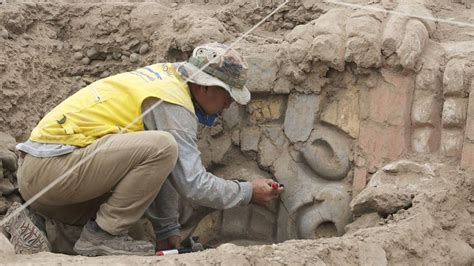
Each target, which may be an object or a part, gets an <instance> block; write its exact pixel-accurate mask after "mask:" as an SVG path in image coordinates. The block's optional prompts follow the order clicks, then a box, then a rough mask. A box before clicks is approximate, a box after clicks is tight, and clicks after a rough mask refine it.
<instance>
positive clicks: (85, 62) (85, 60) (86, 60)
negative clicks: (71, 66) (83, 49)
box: [81, 57, 91, 65]
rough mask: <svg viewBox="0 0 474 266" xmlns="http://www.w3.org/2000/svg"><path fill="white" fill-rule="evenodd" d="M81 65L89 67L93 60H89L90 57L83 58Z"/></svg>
mask: <svg viewBox="0 0 474 266" xmlns="http://www.w3.org/2000/svg"><path fill="white" fill-rule="evenodd" d="M81 63H82V64H84V65H88V64H90V63H91V60H90V59H89V57H84V58H82V60H81Z"/></svg>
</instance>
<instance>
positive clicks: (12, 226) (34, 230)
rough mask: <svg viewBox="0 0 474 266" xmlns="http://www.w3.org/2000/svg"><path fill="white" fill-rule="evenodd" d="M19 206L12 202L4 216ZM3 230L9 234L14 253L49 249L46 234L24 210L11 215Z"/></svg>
mask: <svg viewBox="0 0 474 266" xmlns="http://www.w3.org/2000/svg"><path fill="white" fill-rule="evenodd" d="M20 206H21V205H20V204H15V203H14V204H13V205H12V206H11V207H10V209H9V210H8V212H7V215H6V216H8V215H10V213H12V212H13V211H14V210H16V209H18V208H19V207H20ZM5 230H6V231H7V232H8V233H9V234H10V236H11V238H10V243H11V244H12V245H13V247H14V249H15V253H16V254H34V253H38V252H49V251H50V250H51V248H50V246H49V242H48V239H47V238H46V235H45V234H44V233H43V232H42V231H41V230H40V229H39V228H38V227H36V225H35V224H34V223H33V222H32V221H31V219H30V218H29V217H28V215H27V214H26V210H24V211H22V212H20V214H18V215H17V216H15V217H12V218H11V219H10V220H9V221H8V222H7V223H6V225H5Z"/></svg>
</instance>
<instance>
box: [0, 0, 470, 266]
mask: <svg viewBox="0 0 474 266" xmlns="http://www.w3.org/2000/svg"><path fill="white" fill-rule="evenodd" d="M6 2H7V3H5V1H3V2H2V1H0V22H1V23H0V47H2V49H0V95H1V98H0V111H1V112H2V115H1V116H0V132H4V133H0V163H1V164H0V196H1V197H0V215H4V214H5V213H6V211H7V209H8V207H9V205H10V204H11V202H12V201H20V202H21V201H22V199H21V198H20V196H19V193H18V190H17V184H16V183H17V180H16V170H17V167H18V162H17V160H18V159H17V157H16V155H15V152H14V146H15V143H16V142H22V141H25V140H26V139H27V138H28V137H29V132H30V131H31V129H32V128H33V127H34V126H35V124H36V123H37V122H38V121H39V120H40V119H41V117H42V116H43V115H44V114H45V113H47V112H48V111H49V110H50V109H52V108H53V107H54V106H55V105H56V104H58V103H59V102H61V101H62V100H63V99H65V98H66V97H68V96H69V95H71V94H73V93H74V92H75V91H77V90H78V89H80V88H82V87H83V86H85V85H87V84H90V83H91V82H93V81H95V80H97V79H99V78H104V77H107V76H110V75H113V74H116V73H120V72H123V71H129V70H133V69H135V68H138V67H140V66H145V65H148V64H153V63H156V62H165V61H179V60H185V59H186V58H187V57H188V56H189V54H190V53H191V52H192V49H193V47H194V46H196V45H198V44H201V43H206V42H211V41H217V42H223V43H231V42H233V41H234V40H235V39H237V38H238V37H239V36H240V35H241V34H242V33H243V32H245V31H247V30H249V29H250V28H251V27H252V26H253V25H254V24H255V23H257V22H258V21H259V20H261V19H262V18H263V17H265V16H266V14H268V13H270V12H271V11H272V10H273V9H274V8H276V6H278V4H280V3H281V2H279V1H272V0H258V1H253V0H252V1H245V0H241V1H240V0H239V1H234V2H231V3H230V1H225V0H222V1H219V0H209V1H204V0H203V1H176V3H175V2H174V1H159V2H160V3H155V2H140V3H136V1H133V3H132V1H130V3H123V2H121V3H118V2H116V1H103V2H99V1H96V2H94V3H79V1H54V2H53V1H42V2H44V3H40V4H35V3H21V1H8V0H7V1H6ZM46 2H47V3H46ZM75 2H77V3H75ZM81 2H82V1H81ZM367 2H368V1H351V3H360V4H363V5H369V6H370V7H373V8H384V9H387V10H393V11H397V12H410V14H414V15H418V16H420V17H418V18H415V17H406V16H399V15H396V14H389V13H384V12H377V11H374V10H360V9H350V8H345V7H342V6H340V5H334V4H329V3H319V2H316V1H308V0H296V1H290V2H289V3H288V4H287V5H286V6H285V7H284V8H283V9H281V10H280V11H279V12H277V13H276V14H275V15H274V16H272V17H271V18H270V19H269V20H268V21H266V22H265V23H263V24H262V26H261V27H260V28H258V29H257V30H255V31H253V32H251V33H250V34H249V35H247V36H246V37H245V38H243V40H242V41H241V42H239V43H238V44H237V45H236V47H237V49H238V50H239V51H240V52H242V53H243V54H244V55H245V56H246V58H247V60H248V62H249V67H250V69H251V75H250V77H249V81H248V83H247V85H248V87H249V88H250V90H251V91H252V101H251V102H250V104H249V105H248V106H246V107H242V106H237V105H232V106H231V107H230V108H229V110H227V111H226V112H225V113H224V114H223V117H222V119H220V120H219V121H218V123H217V124H216V125H215V126H213V127H211V128H202V129H201V130H200V136H199V146H200V149H201V151H202V155H203V161H204V163H205V165H206V167H208V169H209V170H210V171H212V172H213V173H215V174H216V175H219V176H223V177H225V178H237V179H246V180H251V179H253V178H257V177H271V178H274V179H275V180H277V181H278V182H280V183H283V184H285V185H286V188H287V191H286V192H285V193H284V195H283V196H282V202H283V203H284V206H283V204H281V203H278V202H277V203H275V204H273V205H271V206H266V207H257V206H249V207H245V208H239V209H235V210H225V211H219V212H214V213H212V214H211V215H208V216H207V217H206V218H205V219H204V220H203V221H202V222H201V223H200V225H199V226H198V228H197V231H196V234H198V235H200V236H201V239H202V240H203V241H205V242H208V243H211V244H215V245H218V244H222V243H226V242H230V243H235V244H230V243H227V244H223V245H221V246H219V247H218V248H216V249H212V250H208V251H205V252H200V253H194V254H188V255H179V256H172V257H171V256H170V257H163V258H159V257H100V258H85V257H80V256H67V255H59V254H52V253H42V254H35V255H14V254H13V250H12V249H11V247H9V245H8V243H7V241H6V239H5V238H1V237H0V254H2V255H1V257H2V258H1V259H0V263H1V264H3V263H5V264H24V263H33V264H45V265H46V264H48V265H49V264H52V263H67V264H112V263H113V264H144V263H148V264H151V263H156V262H160V263H163V264H171V265H175V264H180V265H181V264H190V265H191V264H192V265H195V264H237V265H241V264H244V265H248V264H252V265H253V264H264V263H265V264H275V265H279V264H311V265H325V264H330V265H347V264H349V265H356V264H364V265H387V264H409V265H412V264H429V265H433V264H435V265H439V264H452V265H472V264H473V263H474V249H473V248H474V225H473V222H474V175H473V172H474V30H473V27H472V26H460V25H453V24H446V23H436V22H434V21H433V20H431V19H429V18H443V19H453V20H457V21H463V22H466V23H474V12H473V11H474V9H471V4H470V3H469V2H468V1H449V0H444V1H443V0H432V1H428V0H425V1H421V0H420V1H403V0H401V1H388V0H387V1H385V0H382V1H371V3H367ZM20 163H21V162H20ZM184 205H185V204H184ZM194 211H196V210H194ZM187 212H189V210H188V209H186V208H184V209H183V210H182V221H181V222H182V224H183V227H184V228H193V227H194V226H196V223H197V222H196V221H189V220H186V217H190V215H187V214H189V213H187ZM186 213H187V214H186ZM202 213H205V212H204V211H203V212H202ZM0 236H1V234H0ZM303 239H305V240H303ZM271 243H277V244H271ZM236 244H245V246H237V245H236ZM252 244H264V245H252ZM248 245H250V246H248Z"/></svg>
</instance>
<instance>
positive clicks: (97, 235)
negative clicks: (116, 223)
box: [74, 221, 155, 256]
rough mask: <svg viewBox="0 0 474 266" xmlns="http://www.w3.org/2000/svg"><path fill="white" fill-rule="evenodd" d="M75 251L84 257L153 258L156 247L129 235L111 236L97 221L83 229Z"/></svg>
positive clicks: (89, 223)
mask: <svg viewBox="0 0 474 266" xmlns="http://www.w3.org/2000/svg"><path fill="white" fill-rule="evenodd" d="M74 251H75V252H77V253H78V254H79V255H84V256H101V255H139V256H152V255H154V254H155V247H154V246H153V244H152V243H150V242H147V241H140V240H133V239H132V238H131V237H130V236H128V235H127V234H120V235H111V234H109V233H108V232H106V231H104V230H102V229H101V228H100V227H99V225H97V223H96V222H95V221H89V222H87V224H86V225H85V226H84V228H83V229H82V233H81V237H80V238H79V240H77V242H76V244H75V245H74Z"/></svg>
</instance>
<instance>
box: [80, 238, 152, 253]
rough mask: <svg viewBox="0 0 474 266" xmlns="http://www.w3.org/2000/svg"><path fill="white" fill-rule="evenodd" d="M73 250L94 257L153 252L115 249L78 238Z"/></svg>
mask: <svg viewBox="0 0 474 266" xmlns="http://www.w3.org/2000/svg"><path fill="white" fill-rule="evenodd" d="M74 251H75V252H76V253H77V254H79V255H82V256H88V257H96V256H107V255H129V256H130V255H132V256H133V255H135V256H153V255H155V254H154V252H133V251H125V250H117V249H113V248H110V247H107V246H104V245H92V244H91V243H88V242H85V241H82V240H78V241H77V242H76V244H75V245H74Z"/></svg>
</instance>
